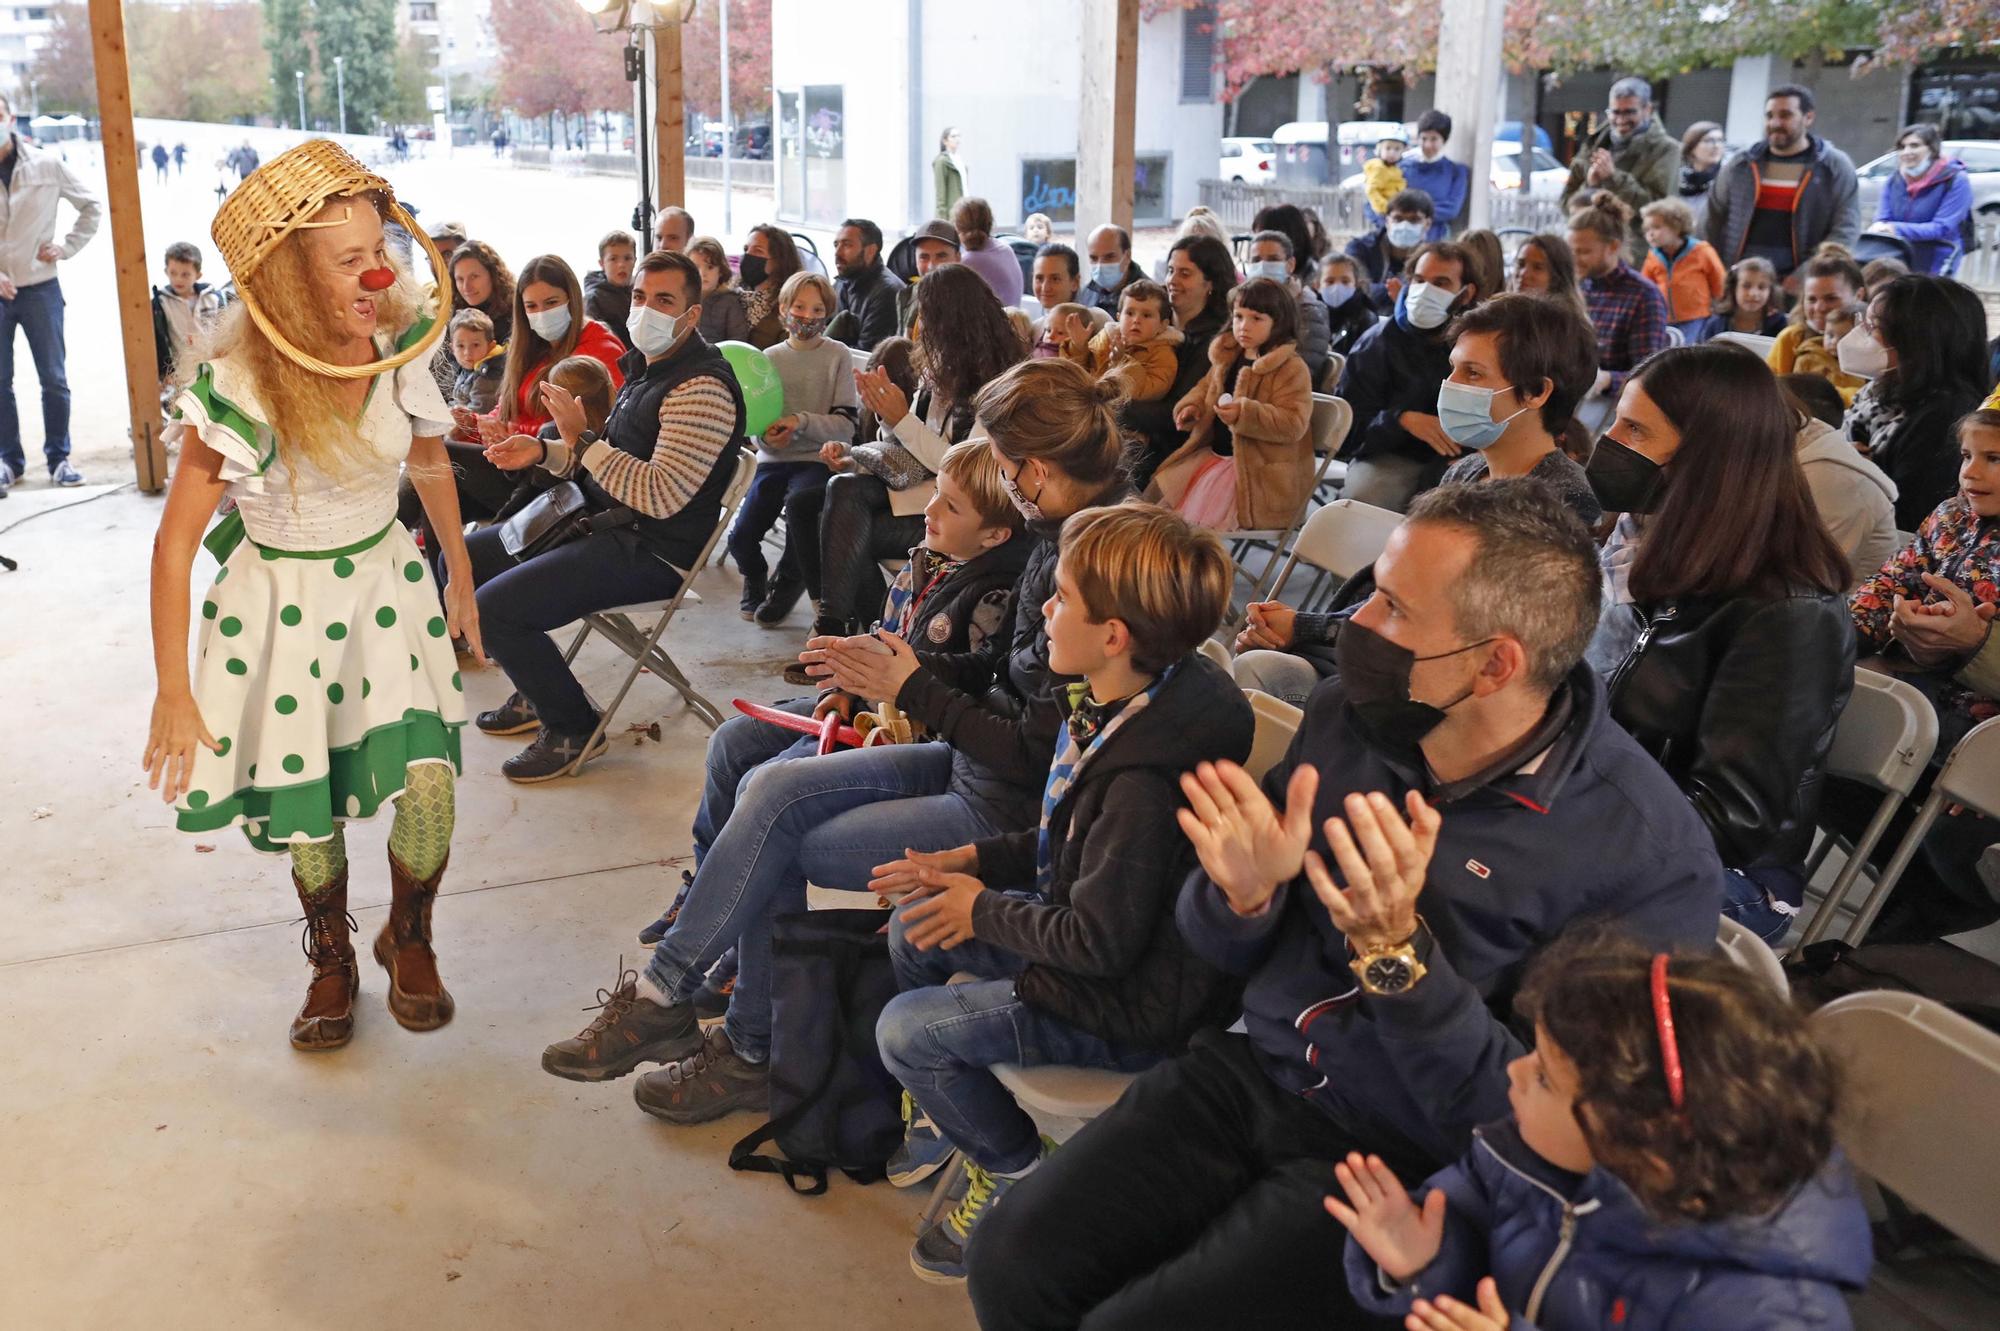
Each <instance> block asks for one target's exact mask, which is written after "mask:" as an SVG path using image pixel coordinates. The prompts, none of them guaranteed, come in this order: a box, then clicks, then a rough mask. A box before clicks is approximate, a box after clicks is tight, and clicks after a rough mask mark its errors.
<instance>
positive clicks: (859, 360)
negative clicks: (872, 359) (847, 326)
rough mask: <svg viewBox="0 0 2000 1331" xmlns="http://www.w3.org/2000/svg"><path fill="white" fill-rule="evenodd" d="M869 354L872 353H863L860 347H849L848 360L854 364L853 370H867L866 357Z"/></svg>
mask: <svg viewBox="0 0 2000 1331" xmlns="http://www.w3.org/2000/svg"><path fill="white" fill-rule="evenodd" d="M871 354H873V353H871V352H866V351H863V350H862V349H861V348H860V347H849V348H848V349H847V356H848V359H849V360H852V361H853V362H854V368H855V369H857V370H865V369H867V368H868V357H869V356H870V355H871Z"/></svg>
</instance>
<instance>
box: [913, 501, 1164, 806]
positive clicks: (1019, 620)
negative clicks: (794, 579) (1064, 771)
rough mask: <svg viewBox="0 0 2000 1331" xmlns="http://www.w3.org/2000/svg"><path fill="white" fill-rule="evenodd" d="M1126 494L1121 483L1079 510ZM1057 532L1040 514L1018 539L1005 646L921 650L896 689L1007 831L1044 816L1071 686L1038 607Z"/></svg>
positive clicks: (1050, 582) (955, 772)
mask: <svg viewBox="0 0 2000 1331" xmlns="http://www.w3.org/2000/svg"><path fill="white" fill-rule="evenodd" d="M1132 497H1133V496H1132V487H1131V486H1130V485H1128V484H1127V483H1126V482H1125V481H1124V480H1122V479H1121V480H1118V481H1116V482H1114V483H1112V484H1111V485H1110V486H1107V487H1106V488H1105V490H1104V491H1103V492H1102V493H1101V494H1099V495H1097V496H1096V497H1095V498H1093V499H1092V500H1091V501H1090V503H1089V504H1087V505H1085V507H1087V508H1098V507H1102V506H1104V505H1107V504H1122V503H1125V502H1126V501H1127V500H1129V499H1131V498H1132ZM1061 535H1062V522H1061V521H1060V520H1058V519H1053V518H1046V519H1043V520H1041V521H1038V522H1031V523H1029V524H1028V530H1027V532H1026V533H1025V535H1024V536H1017V537H1015V538H1014V540H1016V541H1020V540H1024V539H1025V540H1032V541H1033V542H1034V544H1033V546H1032V547H1031V548H1030V549H1029V550H1028V552H1027V563H1026V564H1025V565H1024V566H1023V567H1022V569H1021V580H1020V581H1019V582H1017V583H1016V584H1015V585H1014V625H1013V632H1012V634H1011V635H1010V636H1009V637H1008V640H1007V643H1006V645H1005V647H1004V648H1003V649H1002V650H1001V651H999V652H997V653H996V652H992V651H977V652H965V653H951V652H937V653H931V652H926V653H925V654H924V655H923V656H922V657H921V658H920V659H921V665H920V666H919V668H918V669H917V671H916V673H915V674H913V675H911V676H910V677H909V678H908V679H907V680H905V681H904V682H903V687H902V689H901V691H900V692H898V693H897V695H896V705H897V706H898V707H900V708H902V709H903V710H904V711H905V712H908V713H909V714H910V716H911V718H912V719H914V720H916V721H918V722H919V723H921V724H922V725H923V726H924V727H925V728H926V729H927V730H929V732H930V733H931V734H932V735H934V736H936V737H937V738H939V739H942V740H944V741H946V742H947V743H949V744H950V745H951V785H952V789H954V790H958V791H961V792H964V793H966V794H970V795H972V796H974V797H975V798H978V799H980V800H982V801H983V802H985V803H986V804H987V805H988V806H989V807H991V808H993V809H995V810H997V811H998V812H999V814H1000V815H1001V818H1002V821H1003V822H1004V823H1005V824H1006V825H1008V826H1013V827H1031V826H1033V825H1034V824H1035V822H1036V821H1037V820H1038V819H1039V818H1040V817H1041V800H1042V787H1043V783H1044V779H1045V778H1046V777H1047V776H1048V774H1049V755H1050V754H1051V753H1053V752H1054V751H1055V748H1054V746H1055V740H1056V728H1057V727H1058V726H1060V725H1061V724H1062V714H1061V712H1060V711H1059V710H1058V708H1057V706H1056V698H1055V694H1056V690H1058V689H1059V688H1060V687H1061V686H1062V685H1064V684H1067V683H1070V682H1072V681H1071V678H1070V677H1069V676H1066V675H1056V674H1052V673H1051V672H1050V670H1049V633H1048V625H1047V624H1046V623H1045V622H1044V621H1043V619H1042V605H1043V603H1044V602H1046V601H1047V600H1048V599H1049V597H1050V596H1051V595H1053V594H1054V592H1055V586H1056V556H1057V554H1058V553H1059V551H1058V550H1057V545H1056V543H1057V540H1058V538H1059V537H1060V536H1061Z"/></svg>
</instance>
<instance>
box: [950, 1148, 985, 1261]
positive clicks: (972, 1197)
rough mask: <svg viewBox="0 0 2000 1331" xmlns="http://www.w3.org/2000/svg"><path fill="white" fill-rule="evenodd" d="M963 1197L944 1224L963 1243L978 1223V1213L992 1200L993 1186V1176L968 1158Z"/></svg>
mask: <svg viewBox="0 0 2000 1331" xmlns="http://www.w3.org/2000/svg"><path fill="white" fill-rule="evenodd" d="M965 1179H966V1183H965V1197H964V1199H963V1200H962V1201H960V1202H959V1204H958V1206H957V1207H956V1208H954V1209H953V1211H952V1213H951V1214H950V1215H949V1216H946V1217H945V1219H946V1222H947V1223H949V1224H950V1225H951V1227H952V1230H953V1232H955V1233H956V1234H957V1235H958V1238H959V1241H960V1242H961V1243H963V1242H964V1241H965V1240H966V1239H967V1238H969V1237H970V1236H971V1234H972V1227H973V1226H974V1225H976V1224H978V1223H979V1213H980V1212H982V1211H984V1210H985V1209H986V1203H987V1202H988V1201H990V1200H992V1197H993V1189H994V1186H995V1183H994V1179H993V1176H992V1175H991V1174H989V1173H987V1172H986V1171H985V1170H984V1169H981V1168H980V1167H979V1166H978V1165H976V1164H974V1163H973V1162H972V1160H971V1159H970V1158H968V1159H967V1160H966V1162H965Z"/></svg>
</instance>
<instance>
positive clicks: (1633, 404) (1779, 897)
mask: <svg viewBox="0 0 2000 1331" xmlns="http://www.w3.org/2000/svg"><path fill="white" fill-rule="evenodd" d="M1797 434H1798V426H1797V420H1796V417H1795V415H1794V414H1793V412H1792V410H1791V409H1790V407H1789V406H1788V405H1787V404H1786V402H1785V399H1784V396H1783V394H1782V393H1781V392H1780V391H1779V388H1778V384H1777V380H1776V379H1775V378H1774V377H1773V376H1772V374H1771V370H1770V367H1769V366H1767V365H1765V364H1764V362H1763V361H1761V360H1759V359H1758V358H1757V357H1756V355H1755V354H1754V353H1752V352H1750V351H1748V350H1745V349H1744V348H1742V347H1734V346H1729V345H1727V344H1723V345H1718V346H1704V347H1676V348H1673V349H1671V350H1668V351H1663V352H1661V353H1660V354H1659V355H1657V356H1655V357H1653V358H1652V359H1650V360H1648V361H1647V362H1646V363H1645V365H1644V366H1642V367H1641V368H1640V370H1639V372H1638V373H1637V374H1635V375H1633V376H1632V378H1631V380H1630V381H1629V382H1628V383H1627V384H1626V386H1625V389H1624V392H1623V394H1622V396H1621V397H1620V399H1619V403H1618V415H1617V419H1616V421H1615V423H1614V424H1613V425H1612V427H1611V428H1610V430H1608V431H1607V432H1606V433H1605V435H1604V437H1603V438H1601V439H1599V440H1598V441H1597V450H1596V452H1594V453H1593V454H1592V455H1591V459H1590V467H1589V474H1590V480H1591V484H1592V485H1593V486H1594V487H1596V490H1597V497H1598V500H1599V501H1600V502H1601V503H1602V504H1603V505H1604V507H1605V509H1606V511H1608V512H1613V513H1624V514H1631V515H1638V516H1639V518H1640V519H1641V521H1640V523H1639V524H1638V534H1637V537H1636V551H1634V550H1633V549H1632V547H1631V545H1629V544H1628V545H1624V546H1621V547H1620V550H1619V552H1618V556H1619V562H1618V563H1617V565H1616V566H1615V568H1614V569H1613V571H1612V576H1611V578H1610V580H1609V587H1608V591H1609V593H1610V597H1609V599H1610V601H1611V604H1609V605H1607V607H1606V609H1605V613H1604V618H1603V621H1602V622H1601V623H1600V625H1599V627H1598V632H1597V637H1596V640H1595V641H1594V642H1593V643H1592V648H1591V659H1592V661H1593V662H1594V663H1595V664H1596V665H1597V666H1598V668H1599V669H1600V670H1601V671H1603V673H1604V675H1605V677H1606V679H1607V680H1608V681H1609V683H1608V689H1609V692H1610V703H1609V705H1610V711H1611V716H1612V719H1613V720H1615V721H1617V722H1618V724H1619V725H1620V726H1622V727H1624V728H1625V730H1626V731H1628V732H1629V733H1630V734H1631V735H1632V737H1633V738H1634V739H1635V740H1637V741H1638V743H1639V745H1640V746H1641V747H1642V748H1644V749H1645V750H1646V751H1647V752H1649V753H1651V754H1652V755H1653V756H1654V757H1655V758H1657V759H1658V760H1659V761H1660V764H1661V766H1663V767H1664V768H1665V769H1666V770H1667V773H1668V774H1669V775H1670V776H1671V777H1672V778H1673V780H1674V782H1675V784H1676V785H1678V786H1679V787H1680V788H1681V791H1682V793H1683V794H1684V795H1685V796H1686V797H1687V801H1688V803H1689V804H1690V805H1691V806H1692V807H1693V809H1694V811H1695V812H1696V814H1697V815H1699V817H1700V818H1701V821H1702V822H1703V823H1704V824H1706V825H1707V827H1708V830H1709V834H1710V835H1711V837H1713V839H1714V842H1715V847H1716V851H1717V853H1718V854H1719V855H1720V856H1721V859H1722V863H1723V865H1724V866H1725V867H1726V868H1727V869H1728V871H1729V872H1728V874H1727V876H1726V879H1725V889H1726V890H1725V896H1724V911H1725V913H1726V914H1728V915H1730V916H1731V917H1732V918H1734V919H1736V920H1737V921H1738V922H1740V923H1742V924H1743V925H1745V926H1747V927H1748V928H1750V929H1751V930H1753V931H1754V932H1755V933H1756V934H1757V935H1758V936H1759V937H1761V938H1763V939H1765V940H1766V941H1768V942H1771V943H1774V944H1775V943H1776V942H1777V941H1778V940H1779V939H1780V938H1781V937H1783V935H1784V933H1785V931H1786V930H1787V929H1788V928H1789V927H1790V926H1791V921H1792V917H1793V916H1794V915H1796V914H1797V913H1798V909H1799V906H1800V903H1801V902H1802V901H1803V900H1804V895H1805V877H1804V874H1803V873H1802V872H1801V867H1802V865H1803V863H1804V861H1805V857H1806V852H1807V851H1808V850H1809V849H1810V848H1811V845H1812V838H1813V829H1814V822H1813V818H1814V815H1815V813H1816V812H1817V810H1818V807H1819V788H1820V782H1821V779H1822V777H1823V775H1824V773H1825V768H1826V755H1827V750H1828V749H1829V748H1830V747H1831V745H1832V744H1833V728H1834V722H1835V721H1836V720H1837V719H1838V718H1839V716H1840V709H1841V708H1842V707H1844V706H1845V705H1846V702H1847V694H1848V691H1849V689H1850V688H1852V686H1853V682H1854V633H1853V630H1852V628H1851V627H1850V626H1849V624H1848V623H1847V616H1846V614H1845V613H1844V609H1843V598H1844V596H1845V594H1846V589H1847V587H1848V586H1849V585H1850V583H1851V582H1852V581H1853V579H1852V576H1851V575H1850V573H1849V571H1848V568H1847V561H1846V560H1845V559H1844V558H1843V557H1842V555H1841V552H1840V550H1839V548H1838V547H1837V546H1836V545H1835V544H1834V542H1833V540H1832V538H1831V537H1829V536H1828V535H1827V532H1826V528H1825V527H1824V526H1822V525H1821V523H1820V519H1819V515H1818V513H1817V512H1816V511H1815V509H1814V506H1813V500H1812V496H1811V494H1810V493H1809V492H1808V490H1807V489H1806V485H1805V479H1804V477H1803V476H1802V475H1801V474H1800V468H1799V465H1798V462H1797V461H1796V459H1795V453H1796V451H1797ZM1626 561H1629V562H1626Z"/></svg>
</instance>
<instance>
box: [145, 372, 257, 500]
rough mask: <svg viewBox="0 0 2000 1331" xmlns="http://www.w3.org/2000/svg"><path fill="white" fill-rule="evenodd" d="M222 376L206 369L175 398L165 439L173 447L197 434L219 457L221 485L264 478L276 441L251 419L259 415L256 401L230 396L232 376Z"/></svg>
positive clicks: (240, 393)
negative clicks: (186, 436)
mask: <svg viewBox="0 0 2000 1331" xmlns="http://www.w3.org/2000/svg"><path fill="white" fill-rule="evenodd" d="M217 370H218V367H217V366H214V365H210V364H207V363H204V364H203V365H202V367H201V370H200V372H199V373H198V374H196V376H195V380H194V382H193V383H191V384H189V385H188V386H187V387H186V388H183V389H182V390H181V391H180V393H179V394H177V395H176V396H175V398H174V401H173V406H172V412H173V419H172V421H171V422H170V423H169V424H168V426H167V430H166V435H165V438H166V441H167V442H168V443H174V442H176V441H178V440H179V439H180V437H181V435H182V434H183V433H184V432H187V431H192V432H193V433H194V434H195V435H196V436H197V437H199V438H200V440H201V441H202V443H204V444H206V445H208V447H209V448H210V449H212V450H214V452H215V453H217V454H218V455H220V457H221V458H222V472H221V479H222V481H223V482H224V483H225V484H232V483H234V482H237V481H243V480H248V479H249V478H251V477H253V476H261V475H263V474H264V470H265V468H267V467H269V466H270V465H271V459H272V458H273V457H275V456H276V454H277V441H276V439H275V437H274V436H273V435H272V433H271V430H270V428H269V427H268V426H266V425H265V424H264V423H263V422H262V421H260V420H258V419H257V418H256V417H255V416H253V415H251V412H252V411H253V410H256V404H255V402H254V400H248V399H246V395H245V394H244V393H243V392H242V391H241V390H238V391H235V392H231V391H229V390H230V388H231V385H230V383H229V377H228V375H227V374H226V373H225V374H222V375H220V376H218V373H217ZM218 378H220V379H221V380H222V383H221V384H220V385H218Z"/></svg>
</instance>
